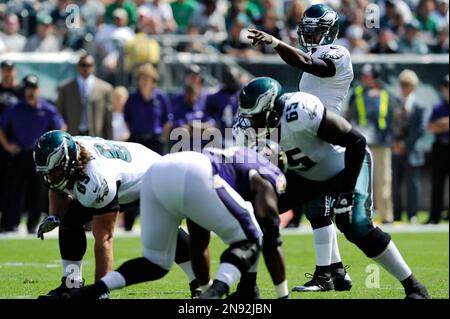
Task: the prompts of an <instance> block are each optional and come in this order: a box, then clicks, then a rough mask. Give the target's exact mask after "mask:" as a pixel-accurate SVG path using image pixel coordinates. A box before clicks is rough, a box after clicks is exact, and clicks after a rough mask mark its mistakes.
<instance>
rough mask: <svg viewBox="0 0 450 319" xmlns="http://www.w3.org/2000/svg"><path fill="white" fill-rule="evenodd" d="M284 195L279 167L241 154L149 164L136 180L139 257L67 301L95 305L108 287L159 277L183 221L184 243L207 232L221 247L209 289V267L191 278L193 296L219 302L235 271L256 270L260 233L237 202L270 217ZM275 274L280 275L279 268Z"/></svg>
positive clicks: (183, 156)
mask: <svg viewBox="0 0 450 319" xmlns="http://www.w3.org/2000/svg"><path fill="white" fill-rule="evenodd" d="M284 189H285V178H284V175H283V174H282V172H281V171H280V170H279V168H278V167H276V166H275V165H273V164H272V163H270V162H269V161H268V160H267V159H265V158H264V157H263V156H262V155H260V154H258V153H256V152H254V151H252V150H250V149H247V148H231V149H226V150H225V151H206V152H205V153H204V154H202V153H197V152H181V153H174V154H168V155H166V156H164V157H163V158H161V160H159V161H158V162H156V163H154V164H153V166H152V167H151V168H150V169H149V170H148V171H147V173H146V174H145V176H144V179H143V182H142V188H141V206H140V208H141V209H140V211H141V225H142V234H141V239H142V247H143V257H140V258H136V259H132V260H129V261H127V262H125V263H124V264H122V265H121V266H120V267H119V268H118V269H117V270H116V271H112V272H109V273H108V274H107V275H106V276H104V277H103V278H101V280H100V281H98V282H97V283H95V284H94V285H91V286H85V287H83V288H81V289H77V290H74V291H73V292H71V293H70V294H69V295H68V297H70V298H85V299H95V298H98V296H100V295H102V294H105V293H107V292H109V291H110V290H113V289H120V288H123V287H125V286H129V285H133V284H137V283H141V282H145V281H152V280H157V279H159V278H162V277H164V276H165V275H166V274H167V273H168V272H169V270H170V268H171V266H172V263H173V260H174V257H175V246H176V238H177V229H178V227H179V225H180V223H181V221H182V220H183V219H185V218H186V219H188V220H189V224H190V227H189V230H190V235H191V236H192V237H191V238H200V239H201V241H203V242H204V243H206V244H205V245H206V246H207V243H208V241H209V231H213V232H215V233H216V234H217V235H218V236H219V237H220V238H221V239H222V240H223V241H224V243H225V244H227V245H229V247H228V248H227V249H226V250H225V251H224V252H223V253H222V255H221V257H220V265H219V270H218V272H217V274H216V277H215V280H214V281H213V282H212V283H211V282H210V281H209V268H208V272H207V273H198V274H197V278H198V281H199V284H200V286H201V288H202V290H203V293H202V294H201V295H200V298H205V299H218V298H221V297H223V296H225V295H227V294H228V292H229V289H230V287H231V286H232V285H233V283H234V282H236V281H237V280H238V279H239V278H240V277H241V274H242V273H247V272H253V271H254V272H256V267H257V264H258V257H259V253H260V249H261V239H262V231H261V229H260V226H259V224H258V222H257V221H256V218H255V214H254V211H253V206H252V204H251V203H250V202H248V201H246V200H245V198H249V197H251V196H255V198H256V200H255V203H257V204H256V205H255V210H257V211H258V210H259V211H261V212H264V213H263V214H265V213H266V212H268V215H266V216H269V215H275V214H276V213H277V207H276V204H274V203H276V201H275V202H274V199H275V198H276V197H277V193H281V192H283V191H284ZM271 223H272V222H271V221H269V225H268V227H272V225H271ZM192 226H194V227H192ZM277 230H278V226H277V227H276V229H273V232H274V237H273V238H272V239H271V240H272V241H273V243H270V244H273V245H275V246H278V245H279V243H280V240H279V234H278V232H277ZM204 236H206V237H207V238H204ZM197 242H198V241H197ZM192 244H194V243H193V242H192ZM268 244H269V243H268ZM192 248H194V245H192ZM204 248H205V247H201V248H200V249H199V251H200V253H201V252H203V251H204ZM193 260H194V258H193ZM208 266H209V265H206V267H208ZM194 269H195V267H194ZM279 271H280V272H282V273H284V264H282V265H281V267H280V268H279ZM255 277H256V276H255ZM284 293H285V294H287V287H286V289H285V291H284Z"/></svg>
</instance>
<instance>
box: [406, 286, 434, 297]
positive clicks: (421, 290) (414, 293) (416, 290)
mask: <svg viewBox="0 0 450 319" xmlns="http://www.w3.org/2000/svg"><path fill="white" fill-rule="evenodd" d="M405 293H406V297H405V299H431V296H430V294H429V293H428V290H427V288H426V287H425V286H424V285H422V284H421V283H419V282H418V283H417V284H416V285H415V286H414V287H412V288H411V289H405Z"/></svg>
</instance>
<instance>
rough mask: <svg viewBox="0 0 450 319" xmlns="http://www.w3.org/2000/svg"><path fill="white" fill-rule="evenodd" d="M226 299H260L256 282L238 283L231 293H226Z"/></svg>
mask: <svg viewBox="0 0 450 319" xmlns="http://www.w3.org/2000/svg"><path fill="white" fill-rule="evenodd" d="M226 299H229V300H254V299H261V296H260V294H259V288H258V285H257V284H254V285H252V286H249V285H243V284H241V283H239V284H238V286H237V288H236V291H235V292H233V293H232V294H230V295H228V297H227V298H226Z"/></svg>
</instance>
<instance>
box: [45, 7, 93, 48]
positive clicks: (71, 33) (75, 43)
mask: <svg viewBox="0 0 450 319" xmlns="http://www.w3.org/2000/svg"><path fill="white" fill-rule="evenodd" d="M74 2H75V1H74V0H58V4H57V6H56V8H55V9H53V10H52V12H51V13H50V16H51V17H52V20H53V25H54V26H55V33H56V35H57V37H58V38H60V39H61V40H62V46H63V48H71V49H73V50H79V49H81V48H82V46H83V41H84V35H85V33H86V30H85V29H84V27H82V25H81V22H82V20H81V19H80V20H79V22H80V26H79V27H77V28H71V27H68V25H67V18H68V17H69V15H70V14H71V13H72V12H71V11H70V10H68V9H69V6H73V5H75V3H74Z"/></svg>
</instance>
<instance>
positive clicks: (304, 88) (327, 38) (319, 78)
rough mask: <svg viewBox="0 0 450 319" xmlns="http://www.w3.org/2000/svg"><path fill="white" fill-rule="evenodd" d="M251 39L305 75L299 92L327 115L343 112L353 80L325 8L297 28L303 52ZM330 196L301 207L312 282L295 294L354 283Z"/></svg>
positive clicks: (335, 21)
mask: <svg viewBox="0 0 450 319" xmlns="http://www.w3.org/2000/svg"><path fill="white" fill-rule="evenodd" d="M249 32H250V35H249V36H248V38H249V39H251V40H252V41H253V44H254V45H257V44H260V43H266V44H270V45H271V46H272V47H273V48H274V50H275V51H276V52H277V53H278V54H279V55H280V57H281V58H282V59H283V60H284V61H285V62H286V63H287V64H289V65H291V66H293V67H295V68H298V69H300V70H302V71H303V74H302V76H301V79H300V81H299V86H298V88H299V90H300V91H301V92H306V93H309V94H312V95H315V96H317V97H318V98H319V99H320V101H321V102H322V104H323V105H324V106H325V108H326V109H327V110H328V111H333V112H335V113H337V114H340V113H341V109H342V103H343V101H344V100H345V97H346V96H347V94H348V89H349V87H350V83H351V82H352V80H353V67H352V62H351V57H350V52H349V51H348V50H347V49H346V48H345V47H343V46H339V45H335V44H333V42H334V41H335V40H336V37H337V35H338V32H339V17H338V14H337V13H336V12H335V11H334V10H333V9H332V8H330V7H328V6H326V5H323V4H314V5H312V6H310V7H309V8H308V9H307V10H306V11H305V13H304V15H303V17H302V18H301V20H300V21H299V24H298V31H297V33H298V38H299V43H300V45H301V46H302V47H303V48H305V49H307V50H308V52H307V53H305V52H303V51H301V50H299V49H297V48H294V47H292V46H290V45H288V44H286V43H284V42H283V41H280V40H279V39H277V38H275V37H273V36H271V35H269V34H267V33H264V32H262V31H259V30H255V29H250V30H249ZM331 202H332V198H330V197H329V196H323V197H317V198H314V199H313V200H311V201H310V202H307V203H305V204H304V205H303V206H302V207H303V209H304V212H305V215H306V217H307V218H308V220H309V221H310V222H311V225H312V227H313V232H314V243H315V250H316V271H315V275H314V276H313V278H312V280H311V281H309V282H307V283H306V284H305V285H302V286H298V287H295V288H294V290H295V291H327V290H332V289H335V290H338V291H341V290H350V289H351V287H352V281H351V279H350V276H349V275H348V274H347V272H346V270H345V269H344V266H343V264H342V260H341V256H340V253H339V247H338V244H337V237H336V231H335V229H334V227H333V222H332V219H331V217H330V214H329V212H330V209H331V208H330V204H331ZM328 267H330V268H331V273H332V278H333V279H334V280H333V285H331V284H324V283H323V281H322V280H320V278H321V277H322V275H323V269H328Z"/></svg>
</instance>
